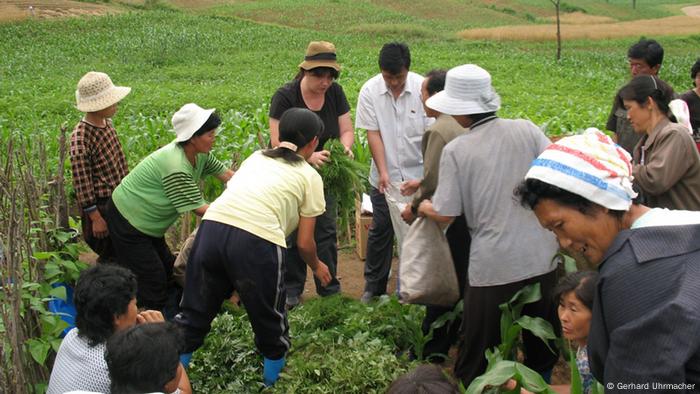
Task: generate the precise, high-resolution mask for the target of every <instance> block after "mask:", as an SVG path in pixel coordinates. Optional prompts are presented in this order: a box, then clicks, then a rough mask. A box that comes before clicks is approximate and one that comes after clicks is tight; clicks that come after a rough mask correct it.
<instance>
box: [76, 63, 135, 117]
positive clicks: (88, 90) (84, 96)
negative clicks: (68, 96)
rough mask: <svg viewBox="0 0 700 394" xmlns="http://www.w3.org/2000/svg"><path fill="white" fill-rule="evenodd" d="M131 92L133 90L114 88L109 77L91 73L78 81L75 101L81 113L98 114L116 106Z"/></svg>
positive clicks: (103, 74)
mask: <svg viewBox="0 0 700 394" xmlns="http://www.w3.org/2000/svg"><path fill="white" fill-rule="evenodd" d="M129 92H131V88H128V87H123V86H114V84H113V83H112V80H111V79H110V78H109V75H107V74H105V73H101V72H96V71H90V72H89V73H87V74H85V75H84V76H83V77H82V78H80V81H78V90H76V91H75V101H76V103H77V105H76V106H77V107H78V110H79V111H81V112H96V111H100V110H103V109H105V108H107V107H109V106H111V105H112V104H116V103H118V102H119V101H121V99H123V98H124V97H126V95H127V94H129Z"/></svg>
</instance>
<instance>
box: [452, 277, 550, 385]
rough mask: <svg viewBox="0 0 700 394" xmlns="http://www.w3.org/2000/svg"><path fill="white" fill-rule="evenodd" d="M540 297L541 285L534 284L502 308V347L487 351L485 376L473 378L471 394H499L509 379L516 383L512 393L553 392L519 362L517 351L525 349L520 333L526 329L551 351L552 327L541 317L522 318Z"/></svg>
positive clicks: (505, 303) (500, 306) (535, 373)
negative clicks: (525, 307) (491, 393)
mask: <svg viewBox="0 0 700 394" xmlns="http://www.w3.org/2000/svg"><path fill="white" fill-rule="evenodd" d="M540 298H541V293H540V284H539V283H535V284H532V285H529V286H525V287H523V288H522V289H520V291H518V292H517V293H515V295H513V297H512V298H511V299H510V300H509V301H508V302H504V303H503V304H501V305H499V308H500V309H501V344H500V345H498V346H497V347H495V348H493V349H487V350H486V353H485V356H486V359H487V360H488V366H487V367H486V373H484V374H483V375H481V376H479V377H478V378H476V379H474V381H473V382H472V383H471V384H470V385H469V387H467V390H466V392H467V393H468V394H480V393H482V392H499V391H500V387H501V386H502V385H503V384H505V383H506V382H508V381H509V380H510V379H513V380H515V381H516V382H517V387H516V388H515V389H514V391H513V392H515V393H519V392H520V388H524V389H526V390H528V391H531V392H534V393H554V391H553V390H552V389H551V388H550V387H549V385H548V384H547V383H546V382H545V381H544V379H543V378H542V376H540V374H539V373H537V372H535V371H533V370H532V369H530V368H528V367H526V366H525V365H524V364H522V363H519V362H518V361H517V356H518V349H520V348H521V346H522V344H521V337H520V334H521V331H522V330H523V329H525V330H528V331H530V332H531V333H532V334H533V335H535V336H537V337H538V338H540V339H542V341H544V343H545V344H546V345H547V347H549V349H550V350H552V348H551V347H550V341H553V340H555V339H556V335H554V330H553V329H552V326H551V324H549V322H548V321H546V320H544V319H542V318H539V317H534V318H533V317H530V316H521V313H522V310H523V307H524V306H525V305H526V304H530V303H533V302H537V301H539V300H540ZM552 351H553V350H552Z"/></svg>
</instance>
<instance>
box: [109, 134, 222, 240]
mask: <svg viewBox="0 0 700 394" xmlns="http://www.w3.org/2000/svg"><path fill="white" fill-rule="evenodd" d="M225 171H226V167H225V166H224V165H223V164H222V163H221V162H220V161H219V160H217V159H216V158H215V157H214V155H212V154H208V153H200V154H198V155H197V156H196V160H195V164H194V165H192V164H191V163H190V162H189V160H187V156H186V155H185V151H184V150H183V149H182V147H181V146H179V145H178V144H177V143H176V142H171V143H170V144H168V145H166V146H164V147H162V148H160V149H158V150H157V151H155V152H153V153H151V154H150V155H148V157H146V158H145V159H143V160H142V161H141V162H140V163H139V164H138V165H137V166H136V168H134V169H133V170H132V171H131V172H130V173H129V175H127V176H126V177H125V178H124V179H123V180H122V183H121V184H120V185H119V186H118V187H117V188H116V189H115V190H114V193H113V194H112V200H113V201H114V205H115V206H116V207H117V209H118V210H119V213H121V214H122V216H124V218H126V220H128V221H129V223H130V224H131V225H132V226H134V227H135V228H136V229H137V230H139V231H141V232H142V233H144V234H146V235H150V236H152V237H162V236H163V235H164V234H165V232H166V231H167V230H168V227H170V226H171V225H172V224H173V223H174V222H175V221H176V220H177V218H178V217H179V216H180V214H182V213H184V212H187V211H191V210H194V209H197V208H199V207H201V206H203V205H205V204H206V202H205V201H204V198H203V197H202V193H201V191H200V190H199V187H198V186H197V183H198V182H199V180H200V179H202V178H204V177H205V176H207V175H219V174H222V173H223V172H225Z"/></svg>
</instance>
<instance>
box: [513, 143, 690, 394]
mask: <svg viewBox="0 0 700 394" xmlns="http://www.w3.org/2000/svg"><path fill="white" fill-rule="evenodd" d="M631 173H632V165H631V163H630V157H629V154H627V152H625V151H624V150H623V149H622V148H620V147H619V146H617V145H616V144H614V143H613V142H612V141H611V140H610V138H609V137H607V136H606V135H604V134H603V133H601V132H599V131H598V130H589V131H587V132H586V134H584V135H579V136H573V137H567V138H564V139H562V140H559V141H558V142H557V143H556V144H552V145H550V146H549V147H548V148H547V149H546V150H545V151H544V152H542V154H541V155H540V156H539V157H538V158H537V159H536V160H535V161H534V162H533V164H532V167H531V168H530V170H529V171H528V173H527V175H526V177H525V178H526V179H525V181H524V182H523V183H522V184H521V185H520V186H519V187H518V189H516V195H517V196H519V198H520V201H521V203H522V204H523V205H525V206H527V207H530V208H532V209H533V210H534V212H535V215H537V218H538V220H539V221H540V224H541V225H542V226H543V227H545V228H547V229H549V230H550V231H552V232H554V234H556V236H557V239H558V240H559V244H560V245H561V247H562V248H565V249H568V250H571V251H573V252H576V253H579V254H582V255H583V256H584V257H585V258H586V259H587V260H588V261H589V262H590V263H592V264H593V265H595V266H597V267H598V271H599V280H598V283H597V286H596V291H595V296H594V302H593V310H592V312H593V317H592V320H591V328H590V333H589V336H588V358H589V362H590V367H591V372H592V373H593V375H594V377H595V378H596V380H598V381H599V382H603V383H604V385H610V384H612V385H614V386H613V387H617V388H618V389H619V388H620V386H615V385H618V384H622V383H623V382H624V384H626V385H627V386H625V387H626V388H628V389H629V388H631V389H633V390H636V391H644V392H658V391H661V390H663V389H666V390H667V389H668V388H669V387H672V385H676V386H675V387H676V388H680V387H685V388H686V389H690V390H697V389H698V387H700V337H699V336H698V335H697V333H698V332H700V285H698V283H700V243H698V240H699V239H700V212H690V211H673V210H668V209H662V208H654V209H650V208H648V207H645V206H643V205H639V204H636V203H633V201H632V199H633V198H635V197H636V193H635V192H634V191H633V189H632V179H631Z"/></svg>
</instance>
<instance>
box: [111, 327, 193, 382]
mask: <svg viewBox="0 0 700 394" xmlns="http://www.w3.org/2000/svg"><path fill="white" fill-rule="evenodd" d="M181 338H182V334H181V333H180V331H179V329H178V328H177V326H176V325H175V324H173V323H166V322H163V323H148V324H139V325H136V326H134V327H131V328H129V329H127V330H124V331H120V332H118V333H116V334H115V335H113V336H112V338H110V339H109V340H108V341H107V351H106V352H105V360H106V361H107V367H108V368H109V376H110V380H111V384H110V386H111V387H110V390H111V392H112V394H136V393H153V392H162V391H163V390H164V388H165V385H166V384H167V383H168V382H170V381H171V380H173V379H174V378H175V377H176V376H177V368H178V366H179V365H180V345H179V344H180V343H182V341H181Z"/></svg>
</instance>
